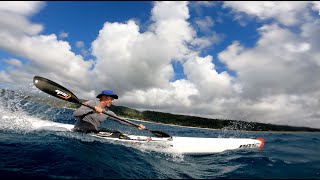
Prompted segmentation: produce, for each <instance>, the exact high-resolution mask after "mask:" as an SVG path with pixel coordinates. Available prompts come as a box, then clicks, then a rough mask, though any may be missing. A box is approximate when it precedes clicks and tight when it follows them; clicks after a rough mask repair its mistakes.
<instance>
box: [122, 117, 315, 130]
mask: <svg viewBox="0 0 320 180" xmlns="http://www.w3.org/2000/svg"><path fill="white" fill-rule="evenodd" d="M124 119H126V120H134V121H139V122H147V123H154V124H162V125H167V126H177V127H184V128H193V129H206V130H221V131H242V132H259V133H260V132H262V133H266V132H268V133H303V132H308V131H247V130H235V129H234V130H232V129H213V128H202V127H191V126H182V125H176V124H165V123H158V122H152V121H146V120H139V119H132V118H124ZM308 133H312V132H308Z"/></svg>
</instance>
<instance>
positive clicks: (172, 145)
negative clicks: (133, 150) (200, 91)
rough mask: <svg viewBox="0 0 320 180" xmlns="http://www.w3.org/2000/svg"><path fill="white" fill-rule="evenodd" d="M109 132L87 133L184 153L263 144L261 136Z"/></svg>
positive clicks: (244, 147)
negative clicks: (119, 134)
mask: <svg viewBox="0 0 320 180" xmlns="http://www.w3.org/2000/svg"><path fill="white" fill-rule="evenodd" d="M110 134H111V133H108V132H100V133H98V134H89V135H91V136H94V137H98V138H102V139H106V140H111V141H117V142H121V143H126V144H130V145H134V146H141V147H143V148H146V149H151V150H155V151H165V152H175V153H179V154H186V155H205V154H214V153H219V152H223V151H226V150H236V149H249V148H250V149H261V148H262V147H263V145H264V140H263V139H262V138H257V139H251V138H200V137H179V136H172V137H170V138H159V137H148V136H136V135H128V134H124V135H126V136H127V137H129V138H130V139H119V138H114V137H110ZM148 147H149V148H148Z"/></svg>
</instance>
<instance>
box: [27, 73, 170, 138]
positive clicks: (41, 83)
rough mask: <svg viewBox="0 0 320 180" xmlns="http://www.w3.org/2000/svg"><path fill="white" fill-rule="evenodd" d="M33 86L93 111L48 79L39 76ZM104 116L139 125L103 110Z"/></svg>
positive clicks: (34, 79)
mask: <svg viewBox="0 0 320 180" xmlns="http://www.w3.org/2000/svg"><path fill="white" fill-rule="evenodd" d="M33 84H34V85H35V86H36V87H37V88H38V89H40V90H41V91H43V92H45V93H48V94H50V95H52V96H54V97H57V98H59V99H62V100H65V101H68V102H72V103H76V104H80V105H83V106H87V107H89V108H92V109H95V108H94V107H92V106H90V105H87V104H85V103H82V102H81V101H80V100H79V99H78V98H77V96H76V95H74V94H73V93H72V92H71V91H69V90H68V89H66V88H65V87H63V86H61V85H59V84H57V83H55V82H53V81H51V80H49V79H46V78H44V77H40V76H35V77H34V78H33ZM102 113H104V114H106V115H108V116H111V117H113V118H115V119H118V120H120V121H123V122H126V123H128V124H131V125H133V126H135V127H139V125H137V124H135V123H133V122H130V121H127V120H125V119H122V118H119V117H117V116H114V115H112V114H109V113H107V112H106V111H105V110H103V112H102ZM144 130H147V131H149V132H151V133H152V134H154V135H155V136H157V137H171V136H170V135H169V134H167V133H165V132H162V131H155V130H149V129H147V128H145V129H144Z"/></svg>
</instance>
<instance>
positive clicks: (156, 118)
mask: <svg viewBox="0 0 320 180" xmlns="http://www.w3.org/2000/svg"><path fill="white" fill-rule="evenodd" d="M17 94H19V96H21V97H23V99H24V100H28V101H34V102H38V103H43V104H47V105H50V106H55V107H61V108H71V109H76V108H78V107H79V105H78V104H74V103H69V102H67V101H63V100H60V99H58V98H54V97H52V96H50V95H48V96H31V95H22V94H21V93H17V92H14V91H12V90H5V89H0V97H1V98H2V99H1V100H6V99H12V98H13V97H14V96H16V95H17ZM81 101H86V100H84V99H81ZM109 109H110V110H112V111H113V112H114V113H116V114H117V115H118V116H120V117H124V118H128V119H137V120H144V121H150V122H156V123H164V124H173V125H181V126H189V127H200V128H211V129H225V130H246V131H304V132H305V131H307V132H320V129H316V128H308V127H295V126H285V125H274V124H265V123H258V122H248V121H243V120H230V119H209V118H203V117H197V116H189V115H177V114H171V113H164V112H157V111H142V112H141V111H138V110H135V109H132V108H128V107H124V106H114V105H112V106H111V107H110V108H109Z"/></svg>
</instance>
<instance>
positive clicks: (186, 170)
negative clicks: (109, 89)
mask: <svg viewBox="0 0 320 180" xmlns="http://www.w3.org/2000/svg"><path fill="white" fill-rule="evenodd" d="M52 98H54V97H52ZM49 99H50V98H49ZM72 113H73V110H72V109H66V108H56V107H52V106H48V105H45V104H44V103H39V102H37V101H29V100H28V98H27V96H26V95H25V94H13V95H12V94H11V95H10V94H6V93H2V94H1V96H0V178H6V179H7V178H19V179H22V178H32V179H35V178H59V179H96V178H102V179H114V178H117V179H120V178H121V179H149V178H151V179H166V178H170V179H171V178H174V179H193V178H194V179H213V178H225V179H234V178H245V179H248V178H249V179H255V178H259V179H266V178H282V179H304V178H308V179H319V178H320V154H319V152H320V133H313V132H312V133H311V132H248V131H242V130H232V131H231V130H209V129H200V128H187V127H179V126H169V125H163V124H155V123H147V122H143V124H144V125H145V126H146V127H147V128H149V129H152V130H160V131H163V132H166V133H168V134H170V135H172V136H184V137H210V138H212V137H224V138H228V137H233V138H258V137H261V138H263V139H264V140H265V145H264V147H263V149H241V150H232V151H231V150H230V151H224V152H221V153H216V154H212V155H201V156H193V155H182V154H176V153H170V152H166V153H164V152H155V151H148V150H145V149H139V148H137V147H130V146H126V145H122V144H117V143H113V142H108V141H103V140H101V139H98V138H96V137H92V136H89V135H87V134H81V133H76V132H68V131H56V130H55V129H51V130H46V129H42V130H39V129H37V128H35V124H37V127H38V126H39V122H46V123H51V122H52V123H61V124H70V125H72V124H74V123H75V119H74V118H73V117H72ZM132 122H134V123H141V122H138V121H135V120H132ZM40 124H41V123H40ZM102 127H105V128H109V129H114V130H119V131H121V132H123V133H127V134H135V135H147V136H153V135H152V134H151V133H150V132H148V131H140V130H137V129H136V128H134V127H131V126H125V125H121V124H119V123H117V122H113V121H106V122H105V123H104V124H103V126H102Z"/></svg>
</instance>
